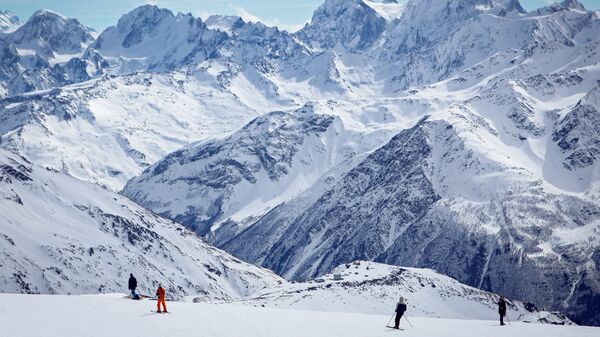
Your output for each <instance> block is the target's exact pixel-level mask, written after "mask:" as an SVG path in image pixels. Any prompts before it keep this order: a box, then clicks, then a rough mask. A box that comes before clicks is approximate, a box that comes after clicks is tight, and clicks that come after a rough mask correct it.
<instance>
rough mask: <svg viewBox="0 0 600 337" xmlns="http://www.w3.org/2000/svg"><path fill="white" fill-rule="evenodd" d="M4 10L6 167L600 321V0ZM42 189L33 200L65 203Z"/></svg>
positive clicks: (250, 253) (241, 245) (328, 263)
mask: <svg viewBox="0 0 600 337" xmlns="http://www.w3.org/2000/svg"><path fill="white" fill-rule="evenodd" d="M13 17H14V16H11V15H10V14H7V13H6V12H2V16H1V17H0V22H1V23H2V27H8V28H2V29H3V30H2V32H1V33H0V55H1V58H0V97H2V99H0V147H1V148H3V149H4V151H5V152H3V153H5V154H4V156H5V157H6V158H8V159H6V160H8V161H9V162H11V163H13V164H14V163H18V164H14V165H17V166H18V165H22V166H23V167H25V169H21V170H14V165H13V166H11V167H13V170H9V171H10V172H13V171H20V172H26V171H27V169H29V170H32V169H31V167H36V168H37V169H34V171H35V170H43V169H46V170H49V171H48V172H52V174H53V175H57V176H59V175H60V177H61V178H60V179H73V178H75V179H73V181H74V182H73V184H77V185H79V184H82V186H83V185H85V186H86V187H85V188H87V189H92V186H93V185H90V184H89V183H90V182H91V183H95V184H97V185H100V186H102V187H93V188H96V189H99V190H101V191H102V193H103V194H106V195H107V198H106V199H107V200H108V199H110V198H109V197H108V196H109V195H111V196H112V195H114V198H116V200H115V203H116V205H121V204H126V205H128V206H127V207H128V208H130V209H134V208H135V209H136V210H138V211H135V213H137V214H138V215H137V216H138V217H139V216H140V215H139V214H145V213H144V212H148V211H146V210H144V209H143V208H136V207H139V206H135V205H133V204H129V203H130V202H129V201H128V200H126V198H124V197H127V198H129V199H131V200H133V201H134V202H136V203H138V204H139V205H140V206H142V207H144V208H146V209H148V210H151V211H153V212H156V213H158V214H159V215H160V217H158V218H157V219H158V220H156V221H157V222H160V223H161V224H163V225H162V226H166V227H169V226H171V227H172V228H179V230H183V229H181V227H178V226H179V225H176V224H174V223H171V222H169V221H168V220H164V219H162V218H161V217H165V218H169V219H171V220H174V221H176V222H179V223H181V224H183V225H184V226H185V227H187V228H188V229H190V230H191V231H193V232H195V233H197V234H199V235H202V236H203V237H204V238H205V239H206V240H208V241H209V242H210V243H212V244H214V245H216V246H218V247H220V248H222V249H224V250H225V251H227V252H229V253H231V254H233V255H235V256H237V257H238V258H240V259H242V260H245V261H247V262H250V263H254V264H258V265H261V266H263V267H266V268H269V269H271V270H273V271H275V272H276V273H278V274H279V275H282V276H284V277H286V278H288V279H293V280H306V279H311V278H314V277H317V276H319V275H323V274H326V273H328V272H331V271H332V270H333V269H334V268H336V267H337V266H339V265H341V264H345V263H350V262H352V261H355V260H371V261H378V262H384V263H387V264H392V265H403V266H414V267H424V268H433V269H435V270H437V271H439V272H442V273H444V274H447V275H449V276H451V277H454V278H456V279H458V280H459V281H461V282H463V283H466V284H468V285H470V286H474V287H477V288H480V289H483V290H486V291H493V292H496V293H500V294H502V295H505V296H509V297H511V298H515V299H522V300H525V301H530V302H533V303H536V304H537V305H539V306H541V307H543V308H546V309H551V310H561V311H563V312H565V313H567V314H568V315H569V317H570V318H571V319H573V320H574V321H575V322H577V323H584V324H594V325H598V324H600V311H599V310H598V307H597V305H595V304H596V303H598V301H599V299H600V281H598V280H600V202H599V200H600V184H599V179H600V171H599V166H598V159H599V158H600V138H598V135H597V132H596V130H597V129H598V127H599V126H600V98H599V97H600V64H599V63H600V54H599V53H600V12H598V11H590V10H586V9H585V8H584V7H583V6H582V5H581V4H580V3H578V2H577V1H576V0H566V1H563V2H562V3H560V4H555V5H551V6H548V7H544V8H540V9H538V10H535V11H531V12H526V11H525V10H524V9H523V8H522V7H521V5H520V4H519V2H518V0H455V1H446V0H409V1H408V2H407V3H406V4H397V3H395V2H394V1H385V2H374V1H368V0H326V1H325V2H324V3H323V4H322V5H321V6H320V7H319V8H318V9H317V10H316V11H315V13H314V15H313V17H312V19H311V21H310V22H309V23H308V24H307V25H306V26H305V27H304V28H302V29H301V30H299V31H298V32H294V33H290V32H287V31H284V30H279V29H278V28H276V27H268V26H266V25H264V24H262V23H256V22H255V23H253V22H245V21H244V20H242V19H241V18H237V17H231V16H218V15H215V16H211V17H209V18H207V19H206V20H202V19H200V18H196V17H194V16H192V15H190V14H181V13H179V14H174V13H172V12H171V11H169V10H167V9H160V8H157V7H155V6H142V7H139V8H137V9H135V10H133V11H131V12H129V13H127V14H125V15H124V16H123V17H122V18H121V19H120V20H119V21H118V23H117V24H116V25H115V26H112V27H109V28H107V29H106V30H104V31H103V32H101V33H100V34H96V32H94V31H93V30H91V29H90V28H89V27H85V26H84V25H81V24H80V23H79V22H78V21H77V20H75V19H68V18H65V17H63V16H62V15H60V14H57V13H54V12H51V11H45V10H43V11H38V12H36V13H35V14H34V15H33V16H32V17H31V18H30V19H29V20H28V21H27V22H25V23H20V22H19V21H18V20H14V19H11V18H13ZM7 22H10V24H6V23H7ZM19 158H21V159H19ZM6 160H5V161H6ZM7 165H8V164H7ZM28 165H29V166H28ZM7 174H8V173H7ZM24 174H25V173H24ZM25 175H26V174H25ZM67 175H68V176H71V177H72V178H68V177H66V176H67ZM26 176H27V175H26ZM12 179H13V180H14V178H12ZM52 179H59V178H52ZM32 180H37V179H32ZM40 181H44V180H43V179H41V178H40ZM81 181H84V182H81ZM75 182H76V183H75ZM40 184H41V185H43V186H46V185H44V183H40ZM58 187H60V184H58V185H56V187H55V188H48V189H49V191H48V193H54V195H55V196H54V197H50V196H48V201H44V200H40V201H38V202H40V203H42V204H48V205H52V203H51V202H50V200H54V199H60V200H65V199H64V198H66V196H65V195H63V194H66V195H68V194H69V193H70V192H68V191H64V190H62V191H61V190H60V189H59V188H58ZM82 189H83V187H82ZM10 190H14V191H16V188H12V187H10V189H9V188H7V189H5V191H10ZM116 192H120V193H121V194H122V196H118V195H116V194H115V193H116ZM5 194H6V195H5V200H8V201H6V202H7V203H17V204H18V202H17V201H16V200H18V199H21V200H22V201H23V200H24V199H25V198H23V197H22V196H21V194H20V193H19V192H15V193H12V192H6V193H5ZM15 194H16V195H17V196H15ZM56 195H60V196H59V197H57V196H56ZM75 199H79V198H78V197H75ZM66 200H73V199H66ZM73 203H74V205H79V203H78V201H77V200H73ZM94 204H95V202H93V203H88V205H85V206H82V207H87V208H88V209H84V210H81V209H79V208H78V207H75V209H76V213H79V212H88V213H89V212H90V211H89V209H90V208H94V207H96V208H100V209H102V207H99V206H92V205H94ZM11 205H12V204H11ZM113 206H114V207H116V206H115V205H113ZM107 207H108V206H107ZM111 207H112V206H111ZM119 207H120V206H119ZM119 207H118V208H119ZM50 208H52V209H55V207H50ZM40 209H43V208H42V207H40ZM88 213H86V214H88ZM92 213H93V212H92ZM101 213H102V212H101ZM104 213H106V212H104ZM104 213H102V214H104ZM89 214H91V213H89ZM23 216H24V215H23V214H19V215H15V218H14V219H13V220H11V221H13V222H16V221H17V219H20V218H21V217H23ZM86 216H87V215H86ZM97 216H98V215H95V216H91V218H92V220H93V222H90V223H91V224H94V223H96V224H97V221H98V220H97V219H98V218H97ZM146 217H150V215H146ZM126 218H128V219H130V221H132V222H134V223H138V222H140V221H142V220H137V219H139V218H135V217H134V218H133V219H134V220H131V219H132V218H131V217H130V216H127V217H126ZM92 220H90V218H89V216H88V218H87V220H85V221H88V222H89V221H92ZM21 221H22V220H21ZM153 221H154V220H153ZM62 222H63V221H56V224H55V225H53V226H57V228H60V226H64V224H63V225H61V223H62ZM38 223H40V222H32V223H31V226H33V227H32V228H31V231H32V232H35V228H36V227H37V226H43V225H41V224H40V225H37V224H38ZM166 224H168V225H166ZM94 226H96V225H94ZM99 228H100V229H101V228H102V227H101V226H100V227H99ZM161 228H162V227H161ZM69 230H70V229H69ZM94 230H96V229H94ZM65 231H67V229H65ZM186 233H187V231H186ZM3 234H4V235H7V236H8V237H11V233H3ZM12 235H14V234H12ZM40 235H41V234H40ZM44 235H45V234H44ZM94 235H96V234H94ZM98 235H100V234H98ZM157 235H165V237H167V236H168V235H167V234H166V233H163V232H161V233H159V234H157ZM193 240H199V239H193ZM13 241H15V240H13ZM198 242H202V241H201V240H200V241H198ZM64 244H65V243H64V242H62V243H60V244H59V243H56V245H57V246H60V245H64ZM197 244H198V245H200V243H197ZM202 244H204V243H202ZM51 246H52V245H51ZM203 247H204V246H203ZM206 247H209V246H208V245H207V246H206ZM3 249H4V248H3ZM73 249H75V248H73ZM202 249H209V248H202ZM211 249H212V248H211ZM219 252H220V251H219ZM11 254H14V253H11ZM178 254H179V253H178ZM219 254H220V253H219ZM223 254H225V255H223V256H227V258H225V257H223V259H233V258H231V257H229V256H228V255H227V254H226V253H223ZM26 256H27V255H26V254H25V253H23V257H22V258H19V259H16V260H17V261H16V262H14V263H19V264H23V263H24V262H23V261H29V260H31V257H26ZM156 263H158V262H156ZM186 263H187V262H186ZM216 263H217V262H215V264H216ZM9 268H12V269H16V267H9ZM35 268H36V270H40V269H43V268H42V267H40V266H37V267H35ZM219 268H221V267H219ZM219 268H217V269H219ZM223 268H224V267H223ZM252 268H256V269H252ZM67 269H68V268H67ZM221 269H222V268H221ZM221 269H219V270H221ZM243 269H244V270H250V269H251V270H252V271H251V272H248V273H249V274H248V275H262V276H261V277H260V279H261V280H262V282H264V283H265V284H270V283H272V282H277V277H276V276H275V275H270V274H268V272H266V271H264V270H263V269H259V268H257V267H251V266H250V265H248V267H244V268H243ZM23 274H26V273H25V272H23ZM242 274H245V273H242ZM28 275H29V274H28ZM23 277H24V276H23ZM67 277H68V279H69V280H72V279H73V277H72V276H71V277H69V276H67ZM248 277H254V276H248ZM13 279H14V278H13ZM69 282H71V281H69ZM69 282H67V281H66V280H64V281H63V283H69ZM178 282H179V281H177V282H175V280H174V281H173V283H174V284H175V283H178ZM206 282H208V283H210V281H208V280H207V281H206ZM228 282H229V281H228ZM4 284H10V287H13V286H14V284H13V283H11V281H6V280H5V281H4ZM24 284H27V285H28V286H29V287H34V286H35V287H37V289H45V290H48V291H49V290H50V289H51V288H52V289H55V291H56V292H67V291H69V290H68V289H69V287H67V286H64V287H63V288H61V287H58V286H56V285H55V284H54V285H52V283H51V282H50V283H48V282H45V283H40V282H35V281H27V282H24ZM219 284H220V283H219ZM96 286H97V285H96V284H94V283H91V285H90V288H77V289H91V288H92V287H96ZM7 287H8V286H7ZM214 287H215V289H219V290H218V291H217V290H215V292H217V293H219V294H220V296H222V297H226V296H231V295H230V294H231V293H233V292H238V293H244V291H246V290H244V289H245V288H243V287H241V288H240V287H238V286H236V287H234V288H233V289H235V291H233V290H231V288H226V289H227V290H223V289H224V288H222V287H223V286H222V285H219V286H217V285H215V286H214ZM219 287H221V288H219ZM7 289H13V288H7ZM111 289H112V288H111ZM78 291H79V290H78ZM81 291H82V290H81ZM81 291H79V292H81ZM192 292H193V291H192V290H190V289H189V288H185V289H181V290H180V291H179V293H180V294H181V295H182V296H183V295H186V294H191V293H192Z"/></svg>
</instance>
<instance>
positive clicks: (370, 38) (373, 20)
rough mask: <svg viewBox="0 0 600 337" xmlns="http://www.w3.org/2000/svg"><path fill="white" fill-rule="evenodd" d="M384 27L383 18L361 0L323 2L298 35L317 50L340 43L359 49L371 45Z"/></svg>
mask: <svg viewBox="0 0 600 337" xmlns="http://www.w3.org/2000/svg"><path fill="white" fill-rule="evenodd" d="M385 24H386V20H385V18H384V17H382V16H381V15H379V13H377V11H375V10H374V9H373V8H372V7H371V6H369V5H368V4H367V3H366V2H365V1H363V0H326V1H325V2H324V3H323V4H322V5H321V6H319V8H317V10H316V11H315V12H314V14H313V16H312V19H311V21H310V23H309V24H308V25H307V26H305V27H304V28H302V29H301V30H300V31H299V32H298V36H300V37H301V38H302V39H304V40H305V41H308V42H309V43H311V44H312V45H313V46H314V47H316V48H323V49H328V48H334V47H335V46H336V45H338V44H340V45H342V46H343V47H346V48H349V49H353V50H361V49H365V48H368V47H369V46H372V45H373V43H374V42H375V41H376V40H377V38H378V37H379V36H380V35H381V33H382V32H383V31H384V29H385Z"/></svg>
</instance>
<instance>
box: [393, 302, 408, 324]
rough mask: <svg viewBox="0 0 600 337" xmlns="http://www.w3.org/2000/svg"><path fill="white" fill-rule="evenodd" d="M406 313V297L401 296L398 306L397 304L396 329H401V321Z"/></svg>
mask: <svg viewBox="0 0 600 337" xmlns="http://www.w3.org/2000/svg"><path fill="white" fill-rule="evenodd" d="M405 311H406V303H405V302H404V297H402V296H400V300H399V301H398V304H396V320H395V321H394V323H395V324H394V329H400V319H401V318H402V315H404V312H405Z"/></svg>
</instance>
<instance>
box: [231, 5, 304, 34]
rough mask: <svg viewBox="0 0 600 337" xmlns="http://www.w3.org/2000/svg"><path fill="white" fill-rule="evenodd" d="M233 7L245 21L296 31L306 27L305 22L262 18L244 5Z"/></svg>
mask: <svg viewBox="0 0 600 337" xmlns="http://www.w3.org/2000/svg"><path fill="white" fill-rule="evenodd" d="M231 7H232V8H233V10H234V11H235V13H236V15H237V16H239V17H241V18H242V19H243V20H244V21H247V22H262V23H264V24H265V25H267V26H275V27H277V28H279V29H285V30H287V31H288V32H295V31H298V30H300V29H301V28H302V27H304V23H300V24H291V23H284V22H281V21H280V20H279V19H273V20H265V19H261V18H259V17H258V16H256V15H254V14H252V13H250V12H248V11H247V10H246V9H244V8H243V7H239V6H233V5H232V6H231Z"/></svg>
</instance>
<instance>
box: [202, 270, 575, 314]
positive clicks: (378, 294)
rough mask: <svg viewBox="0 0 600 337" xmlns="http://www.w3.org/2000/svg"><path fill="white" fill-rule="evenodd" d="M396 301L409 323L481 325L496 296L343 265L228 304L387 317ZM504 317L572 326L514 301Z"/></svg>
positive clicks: (420, 274)
mask: <svg viewBox="0 0 600 337" xmlns="http://www.w3.org/2000/svg"><path fill="white" fill-rule="evenodd" d="M336 275H337V277H336ZM400 296H402V297H404V299H405V301H406V302H407V306H408V308H407V309H408V312H407V314H408V315H410V317H436V318H451V319H481V320H495V319H497V317H498V304H497V303H498V300H499V296H498V295H497V294H493V293H489V292H486V291H483V290H480V289H477V288H473V287H469V286H467V285H464V284H461V283H460V282H458V281H456V280H455V279H452V278H450V277H448V276H445V275H442V274H439V273H437V272H435V271H433V270H430V269H420V268H403V267H396V266H390V265H386V264H380V263H375V262H368V261H355V262H352V263H348V264H344V265H341V266H338V267H336V268H335V269H333V271H332V272H331V273H330V274H327V275H323V276H321V277H318V278H316V279H314V280H310V281H308V282H297V283H282V284H281V285H278V286H275V287H273V288H267V289H264V290H262V291H259V292H257V293H255V294H253V295H252V296H250V297H248V298H244V299H242V300H233V301H230V302H231V303H240V304H244V305H250V306H261V307H272V308H291V309H295V310H317V311H330V312H347V313H368V314H380V315H385V314H388V313H389V312H391V311H393V309H394V308H395V306H396V303H397V301H398V298H399V297H400ZM198 301H204V300H203V299H199V300H198ZM507 315H508V317H509V319H510V320H511V321H513V322H514V321H525V322H541V323H549V324H560V325H562V324H566V325H571V324H573V323H572V322H571V321H570V320H569V319H568V318H566V317H565V316H564V315H562V314H560V313H551V312H547V311H541V310H540V309H538V308H536V307H535V305H533V304H531V303H523V302H520V301H510V300H508V306H507Z"/></svg>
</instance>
